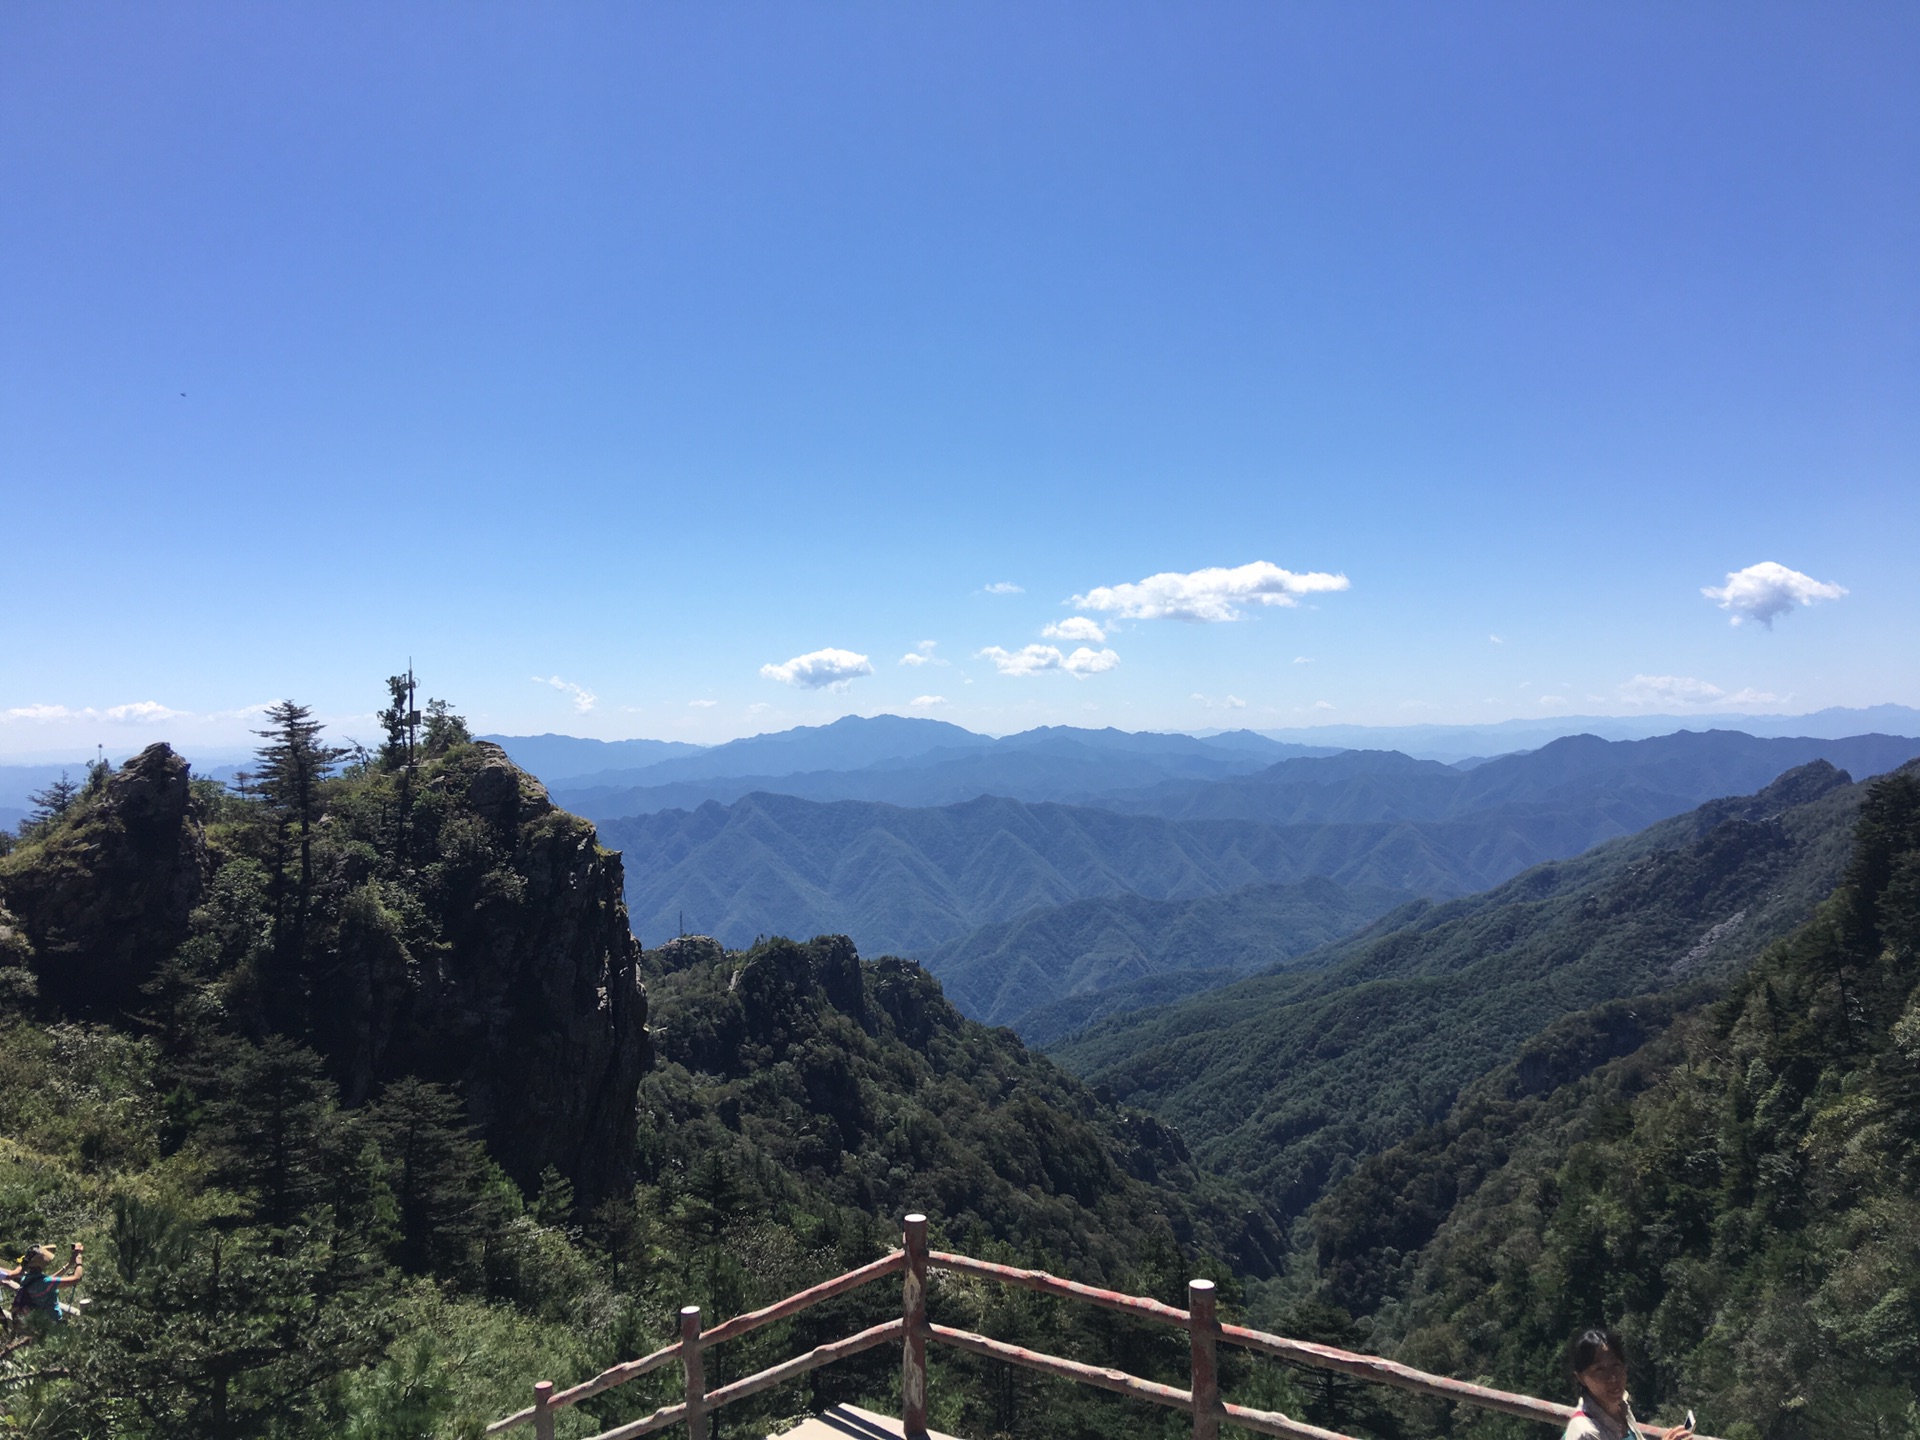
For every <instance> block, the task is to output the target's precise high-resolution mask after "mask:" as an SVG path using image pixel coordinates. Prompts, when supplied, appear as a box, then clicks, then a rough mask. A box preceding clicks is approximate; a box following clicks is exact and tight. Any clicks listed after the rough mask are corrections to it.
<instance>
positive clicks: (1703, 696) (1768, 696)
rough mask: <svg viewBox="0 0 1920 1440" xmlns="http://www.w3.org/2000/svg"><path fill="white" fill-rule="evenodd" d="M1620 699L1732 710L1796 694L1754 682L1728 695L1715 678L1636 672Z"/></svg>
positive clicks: (1780, 700)
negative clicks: (1756, 685)
mask: <svg viewBox="0 0 1920 1440" xmlns="http://www.w3.org/2000/svg"><path fill="white" fill-rule="evenodd" d="M1620 698H1621V699H1622V700H1624V701H1626V702H1627V704H1629V705H1664V706H1668V707H1670V708H1679V709H1686V708H1687V707H1689V706H1713V707H1715V708H1718V709H1729V708H1732V707H1735V706H1742V705H1783V704H1785V703H1786V702H1787V701H1788V700H1790V699H1792V698H1793V697H1792V696H1790V695H1775V694H1773V693H1771V692H1770V691H1766V690H1756V689H1754V688H1753V687H1752V686H1750V685H1749V686H1747V687H1745V688H1743V689H1740V690H1736V691H1734V692H1733V693H1732V694H1728V693H1727V692H1726V691H1725V690H1722V689H1721V688H1720V687H1719V686H1718V685H1715V684H1714V683H1713V682H1712V681H1710V680H1698V679H1695V678H1694V677H1693V676H1691V675H1636V676H1634V677H1633V678H1632V679H1631V680H1629V681H1627V683H1626V684H1624V685H1622V686H1621V687H1620Z"/></svg>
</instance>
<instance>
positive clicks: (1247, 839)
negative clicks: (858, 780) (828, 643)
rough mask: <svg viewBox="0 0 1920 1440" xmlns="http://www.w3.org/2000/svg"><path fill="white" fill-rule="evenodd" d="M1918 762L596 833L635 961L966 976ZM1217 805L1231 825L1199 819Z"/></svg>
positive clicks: (1704, 762)
mask: <svg viewBox="0 0 1920 1440" xmlns="http://www.w3.org/2000/svg"><path fill="white" fill-rule="evenodd" d="M1916 754H1920V741H1914V740H1902V739H1898V738H1890V737H1883V736H1881V737H1876V736H1861V737H1854V738H1852V739H1848V740H1841V741H1781V740H1756V739H1755V738H1754V737H1752V736H1747V735H1739V734H1732V733H1728V732H1708V733H1707V734H1704V735H1692V734H1684V735H1678V736H1672V737H1667V738H1665V739H1662V740H1656V741H1625V742H1609V741H1602V740H1596V739H1593V738H1591V737H1571V738H1568V739H1564V740H1559V741H1555V742H1554V743H1553V744H1551V745H1548V746H1546V747H1545V748H1544V749H1541V750H1537V751H1533V752H1531V753H1529V754H1526V755H1516V756H1510V757H1506V758H1504V759H1502V760H1500V761H1496V762H1490V763H1489V764H1487V765H1482V766H1478V767H1476V768H1474V769H1472V770H1469V771H1460V770H1456V769H1452V768H1449V767H1447V766H1443V765H1438V764H1435V763H1434V762H1431V761H1418V760H1413V759H1410V758H1409V757H1407V756H1404V755H1400V754H1396V753H1394V752H1391V751H1386V752H1381V751H1372V752H1365V751H1362V752H1348V753H1346V754H1340V755H1334V756H1326V757H1319V758H1296V759H1290V760H1286V761H1282V762H1280V763H1279V764H1277V765H1275V766H1273V767H1270V768H1269V769H1268V770H1266V771H1263V772H1261V774H1260V775H1256V776H1253V777H1240V778H1238V779H1234V780H1230V781H1215V782H1202V783H1199V784H1197V785H1188V786H1187V787H1185V788H1178V787H1176V788H1175V789H1174V790H1172V791H1170V792H1169V795H1170V797H1171V798H1169V797H1165V796H1163V797H1161V801H1162V803H1164V804H1166V805H1167V806H1168V807H1169V808H1174V809H1176V810H1177V811H1179V812H1181V813H1180V815H1179V817H1178V818H1169V817H1168V816H1165V815H1158V814H1145V813H1131V814H1128V813H1119V812H1118V811H1116V810H1114V809H1109V808H1096V807H1094V806H1090V805H1073V806H1069V805H1061V804H1054V803H1037V804H1036V803H1029V802H1025V801H1019V800H1013V799H1008V798H1005V797H982V798H978V799H974V800H969V801H967V802H964V803H962V804H957V805H945V806H933V807H920V808H908V807H902V806H896V805H885V804H878V803H874V802H871V801H837V802H832V803H820V802H816V801H810V800H805V799H800V798H796V797H792V796H784V795H776V794H770V793H755V794H752V795H748V796H746V797H743V798H742V799H740V800H737V801H735V802H733V803H732V804H730V805H721V804H719V803H718V802H711V801H710V802H708V803H706V804H703V805H701V806H699V807H697V808H696V809H694V810H691V811H684V810H669V811H660V812H656V813H654V814H650V815H640V816H629V817H626V818H623V819H613V820H607V821H604V822H602V824H601V827H600V828H601V836H602V839H603V842H604V843H606V844H609V845H613V846H617V847H619V848H620V849H622V850H623V851H624V852H625V853H626V874H627V898H628V904H629V907H630V909H631V911H632V914H633V918H634V923H635V925H636V926H637V927H638V929H639V932H640V934H641V936H642V938H643V940H647V941H649V942H657V941H658V940H660V939H663V938H666V937H668V936H671V935H673V934H675V933H677V932H678V931H679V930H680V928H681V927H682V925H685V926H686V927H687V928H689V929H690V930H692V931H695V932H698V933H703V934H711V935H714V936H715V937H717V938H719V939H720V940H722V941H723V942H724V943H726V944H728V945H734V946H739V945H745V944H750V943H751V942H752V940H753V938H754V937H755V936H756V935H762V934H769V935H771V934H786V935H794V936H810V935H815V934H826V933H844V934H848V935H851V936H853V937H854V939H855V942H856V943H857V944H858V945H859V946H860V947H861V948H862V949H863V950H864V951H866V952H867V953H870V954H881V953H886V952H893V953H898V954H904V955H909V956H913V957H915V958H920V959H923V960H927V961H929V963H934V964H937V965H938V964H942V963H944V962H942V961H939V960H936V958H935V957H937V956H941V955H942V954H943V953H944V954H945V955H946V956H947V958H948V960H949V961H950V962H951V963H952V964H953V965H956V966H957V965H959V963H960V960H961V958H962V957H977V956H982V955H985V954H988V953H991V952H995V951H998V950H1000V948H1001V946H1000V942H999V941H997V940H994V939H992V938H990V937H983V938H981V939H980V940H978V941H969V942H968V943H967V944H966V945H964V946H961V947H959V948H956V949H952V950H949V951H945V952H943V950H942V947H948V946H953V945H954V944H955V942H958V941H961V940H962V939H963V937H966V936H968V935H969V934H970V933H971V932H972V931H975V930H977V929H979V928H980V927H982V926H988V925H996V924H1004V923H1006V922H1009V921H1012V920H1015V919H1016V918H1019V917H1021V916H1026V915H1029V914H1030V913H1031V912H1034V911H1037V910H1048V909H1054V908H1057V907H1060V906H1065V905H1070V904H1073V903H1075V902H1078V901H1085V900H1093V899H1102V898H1107V897H1116V896H1134V897H1140V898H1144V899H1146V900H1150V901H1190V900H1197V899H1200V898H1201V897H1204V896H1212V895H1223V894H1226V893H1228V892H1230V891H1237V890H1244V889H1247V888H1248V887H1250V886H1260V885H1269V886H1270V885H1291V884H1297V883H1299V882H1301V881H1304V880H1308V879H1310V878H1313V877H1316V876H1317V877H1324V878H1326V879H1329V880H1332V881H1335V882H1337V883H1338V884H1339V885H1341V886H1344V887H1362V888H1364V887H1371V888H1374V889H1377V890H1387V891H1400V892H1413V893H1415V894H1420V895H1426V896H1430V897H1436V898H1438V897H1449V896H1455V895H1462V894H1467V893H1469V892H1472V891H1476V890H1482V889H1485V888H1487V887H1489V886H1492V885H1497V884H1499V883H1500V882H1501V881H1503V880H1506V879H1508V878H1509V877H1511V876H1513V875H1516V874H1518V873H1519V872H1520V871H1522V870H1524V869H1526V868H1527V867H1528V866H1531V865H1537V864H1539V863H1541V862H1542V861H1545V860H1553V859H1561V858H1565V857H1567V856H1571V855H1577V854H1579V853H1580V852H1581V851H1583V850H1586V849H1588V848H1590V847H1591V846H1593V845H1596V844H1598V843H1600V842H1601V841H1604V840H1609V839H1613V838H1616V837H1618V836H1623V835H1629V834H1632V833H1634V832H1636V831H1638V830H1641V829H1643V828H1644V827H1646V826H1647V825H1650V824H1653V823H1654V822H1655V821H1658V820H1662V819H1665V818H1666V817H1668V816H1670V815H1674V814H1678V813H1680V812H1682V811H1685V810H1687V809H1690V808H1692V807H1693V806H1695V805H1698V804H1700V803H1702V802H1703V801H1706V800H1710V799H1713V798H1716V797H1718V796H1721V795H1727V794H1737V793H1741V792H1744V791H1751V790H1754V789H1758V788H1759V787H1760V786H1762V785H1764V784H1766V783H1767V782H1768V781H1770V780H1771V779H1773V778H1774V776H1776V775H1778V774H1780V773H1781V772H1782V771H1784V770H1787V769H1789V768H1791V767H1793V766H1794V765H1797V764H1801V763H1805V762H1806V761H1808V760H1812V759H1828V760H1831V761H1833V762H1834V763H1837V764H1842V765H1843V766H1844V768H1846V769H1847V770H1849V772H1850V773H1852V774H1854V775H1856V776H1861V777H1864V776H1866V775H1871V774H1876V773H1879V772H1880V771H1883V770H1887V769H1891V768H1892V767H1894V766H1895V765H1898V764H1900V763H1901V762H1902V761H1904V760H1907V759H1909V758H1911V757H1913V756H1914V755H1916ZM1263 777H1265V778H1263ZM1223 797H1224V798H1223ZM1248 797H1250V798H1248ZM1227 800H1231V801H1233V803H1234V804H1237V805H1240V806H1241V808H1242V811H1243V813H1241V814H1220V813H1206V807H1207V806H1209V805H1211V806H1213V807H1214V808H1215V809H1216V810H1219V809H1223V808H1227V807H1226V801H1227ZM1142 803H1144V802H1142ZM1195 811H1198V812H1199V813H1194V812H1195ZM1089 923H1090V924H1092V930H1091V931H1087V930H1085V927H1083V926H1081V925H1079V924H1078V923H1077V922H1076V923H1075V924H1074V925H1070V926H1069V927H1068V929H1069V930H1071V931H1073V932H1074V933H1083V932H1084V933H1094V932H1098V931H1099V930H1100V929H1101V928H1102V927H1101V925H1100V924H1098V923H1094V922H1089ZM1167 923H1169V924H1171V923H1172V922H1171V921H1169V922H1167ZM1031 933H1039V932H1031ZM1006 953H1011V952H1006ZM1151 953H1152V947H1151V946H1147V947H1146V948H1145V949H1143V950H1140V951H1138V952H1137V954H1136V957H1135V958H1136V960H1138V962H1139V964H1138V968H1137V970H1136V976H1137V975H1138V974H1144V973H1150V972H1153V971H1155V970H1156V969H1160V968H1164V967H1163V966H1161V965H1160V964H1159V963H1158V962H1155V961H1152V960H1151V959H1150V958H1148V957H1149V956H1150V955H1151ZM1083 958H1084V957H1081V956H1076V955H1073V954H1068V953H1059V954H1058V955H1057V958H1056V968H1057V970H1058V972H1059V973H1060V974H1062V975H1067V974H1071V973H1075V971H1076V966H1078V965H1079V964H1080V962H1081V960H1082V959H1083ZM969 963H972V961H971V960H969ZM1008 963H1010V964H1013V967H1014V969H1016V970H1018V969H1020V968H1021V965H1020V964H1018V963H1014V962H1013V961H1011V960H1009V962H1008ZM1237 963H1240V962H1238V961H1235V960H1223V962H1222V964H1223V966H1225V967H1227V968H1231V967H1232V966H1233V965H1235V964H1237ZM1213 968H1220V967H1213ZM1080 973H1082V974H1083V975H1088V976H1090V975H1092V974H1093V973H1094V971H1093V970H1092V969H1087V970H1084V971H1082V972H1080ZM981 974H982V975H983V976H984V974H985V972H984V971H983V972H981ZM1118 974H1119V972H1118V971H1116V972H1115V976H1116V977H1117V976H1118ZM1129 978H1133V977H1129ZM1075 983H1077V982H1075ZM1000 988H1001V987H1000V985H999V983H997V982H995V983H989V982H988V981H987V980H986V979H984V978H981V979H977V980H974V981H970V982H969V984H968V986H967V987H966V989H965V990H964V991H963V993H962V999H961V1003H962V1004H963V1005H967V1004H982V1005H986V1006H987V1007H988V1008H989V1009H990V1010H991V1012H992V1013H995V1014H998V1015H1005V1016H1008V1017H1011V1016H1013V1015H1015V1014H1018V1013H1022V1012H1024V1010H1026V1009H1028V1008H1031V1007H1033V1006H1035V1005H1040V1004H1044V1003H1047V1002H1048V1001H1051V1000H1053V999H1056V998H1059V997H1060V996H1062V995H1066V994H1069V993H1072V990H1073V984H1063V985H1060V986H1057V987H1055V988H1054V990H1053V991H1052V993H1047V991H1046V990H1045V988H1044V987H1042V988H1039V989H1034V990H1032V991H1031V992H1030V993H1029V992H1026V991H1022V992H1021V993H1017V994H1016V993H1013V992H1009V993H1008V994H1007V995H1005V996H1003V997H1001V998H997V999H994V1000H991V1001H988V1000H986V999H984V998H983V997H985V996H988V995H995V996H998V995H999V992H1000Z"/></svg>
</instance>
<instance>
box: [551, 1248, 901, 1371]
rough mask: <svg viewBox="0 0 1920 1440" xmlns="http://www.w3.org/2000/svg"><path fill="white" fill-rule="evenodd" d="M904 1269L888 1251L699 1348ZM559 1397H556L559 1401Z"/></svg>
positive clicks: (726, 1326)
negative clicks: (869, 1263)
mask: <svg viewBox="0 0 1920 1440" xmlns="http://www.w3.org/2000/svg"><path fill="white" fill-rule="evenodd" d="M906 1268H907V1252H906V1251H904V1250H894V1251H890V1252H889V1253H888V1254H886V1255H883V1256H882V1257H881V1258H880V1259H878V1260H875V1261H874V1262H873V1263H872V1264H871V1265H862V1266H861V1267H860V1268H859V1269H858V1270H849V1271H848V1272H847V1273H846V1274H844V1275H836V1276H835V1277H834V1278H833V1279H831V1280H828V1281H826V1282H824V1283H823V1284H819V1285H816V1286H814V1287H813V1288H812V1289H811V1290H802V1291H801V1292H800V1293H799V1294H798V1295H789V1296H788V1297H787V1298H786V1299H784V1300H778V1301H775V1302H774V1303H773V1304H771V1305H769V1306H767V1307H766V1308H765V1309H764V1310H752V1311H749V1312H748V1313H747V1314H745V1315H736V1316H734V1317H733V1319H731V1320H726V1321H723V1322H721V1323H720V1324H718V1325H716V1326H714V1327H713V1328H712V1329H711V1330H709V1331H707V1332H706V1333H705V1334H704V1335H702V1336H701V1337H700V1343H701V1344H702V1345H718V1344H719V1343H720V1342H721V1341H723V1340H737V1339H738V1338H739V1337H740V1336H742V1335H745V1334H748V1333H750V1332H751V1331H754V1330H758V1329H759V1328H760V1327H761V1326H762V1325H771V1324H773V1322H774V1321H776V1320H785V1319H786V1318H787V1317H788V1316H789V1315H798V1314H799V1313H800V1312H801V1311H802V1310H805V1309H808V1308H809V1307H811V1306H814V1305H818V1304H820V1303H821V1302H822V1301H826V1300H831V1299H833V1298H834V1297H835V1296H837V1295H844V1294H846V1293H847V1292H848V1291H849V1290H858V1289H859V1288H860V1287H861V1286H862V1285H871V1284H872V1283H873V1282H874V1281H876V1280H884V1279H886V1278H887V1276H889V1275H898V1274H899V1273H900V1272H901V1271H902V1270H904V1269H906ZM559 1398H560V1397H559V1396H557V1395H556V1396H555V1397H554V1399H555V1400H558V1399H559Z"/></svg>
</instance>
